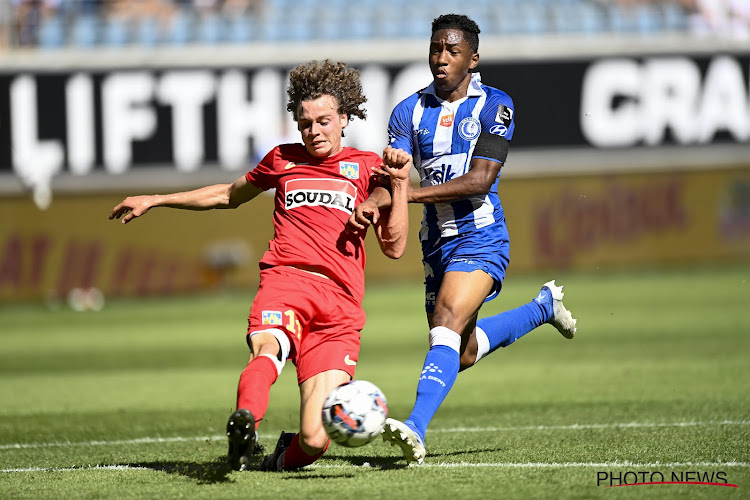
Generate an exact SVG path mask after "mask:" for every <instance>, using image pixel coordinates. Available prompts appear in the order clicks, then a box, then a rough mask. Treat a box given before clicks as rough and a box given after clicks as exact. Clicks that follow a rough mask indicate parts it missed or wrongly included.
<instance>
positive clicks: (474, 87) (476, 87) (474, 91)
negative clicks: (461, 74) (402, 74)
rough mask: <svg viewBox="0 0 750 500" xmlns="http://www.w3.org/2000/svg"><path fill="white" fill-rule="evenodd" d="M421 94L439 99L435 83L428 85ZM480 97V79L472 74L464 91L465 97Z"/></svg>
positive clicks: (475, 74)
mask: <svg viewBox="0 0 750 500" xmlns="http://www.w3.org/2000/svg"><path fill="white" fill-rule="evenodd" d="M421 93H422V94H432V95H434V96H435V97H437V98H438V99H440V97H438V95H437V91H436V90H435V82H432V83H431V84H429V85H428V86H427V87H426V88H425V89H424V90H422V92H421ZM480 95H482V77H481V76H480V75H479V73H478V72H477V73H472V74H471V82H469V88H467V89H466V97H479V96H480ZM441 100H442V99H441Z"/></svg>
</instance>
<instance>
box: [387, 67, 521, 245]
mask: <svg viewBox="0 0 750 500" xmlns="http://www.w3.org/2000/svg"><path fill="white" fill-rule="evenodd" d="M514 129H515V122H514V120H513V101H512V99H511V98H510V96H508V94H506V93H505V92H503V91H501V90H498V89H496V88H494V87H489V86H487V85H484V84H482V81H481V79H480V76H479V73H474V74H472V77H471V83H470V84H469V88H468V90H467V95H466V97H465V98H463V99H459V100H457V101H454V102H448V101H444V100H443V99H441V98H439V97H438V96H437V93H436V91H435V86H434V83H433V84H430V85H429V86H428V87H427V88H425V89H423V90H420V91H418V92H415V93H414V94H412V95H411V96H409V97H407V98H406V99H404V100H403V101H401V102H400V103H399V104H398V105H397V106H396V107H395V108H394V109H393V112H392V113H391V119H390V122H389V123H388V137H389V141H390V145H391V146H392V147H394V148H399V149H403V150H404V151H407V152H409V153H410V154H411V155H412V156H413V157H414V165H415V167H416V168H417V171H418V172H419V175H420V185H421V186H423V187H424V186H434V185H436V184H442V183H444V182H447V181H449V180H451V179H454V178H456V177H459V176H461V175H463V174H465V173H466V172H468V171H469V169H470V168H471V158H472V154H473V152H474V146H475V144H476V142H477V139H478V138H479V134H480V132H489V133H492V134H496V135H500V136H502V137H505V138H506V139H508V140H510V139H511V138H512V137H513V130H514ZM484 158H487V157H484ZM489 159H491V160H494V161H497V162H500V163H502V162H501V161H500V160H499V159H497V158H489ZM498 179H499V176H498ZM498 179H495V182H494V184H493V185H492V189H491V190H490V192H489V193H488V194H487V195H486V196H474V197H470V198H466V199H462V200H456V201H453V202H450V203H426V204H425V206H424V219H423V220H422V228H421V230H420V232H419V237H420V239H421V240H423V241H424V240H428V239H436V238H439V237H441V236H443V237H445V236H455V235H457V234H461V233H465V232H468V231H471V230H472V229H475V228H481V227H485V226H488V225H490V224H492V223H493V222H495V221H498V220H502V218H503V207H502V205H501V204H500V198H499V197H498V194H497V184H498Z"/></svg>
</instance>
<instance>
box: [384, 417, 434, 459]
mask: <svg viewBox="0 0 750 500" xmlns="http://www.w3.org/2000/svg"><path fill="white" fill-rule="evenodd" d="M382 435H383V441H386V442H390V443H391V446H394V445H398V446H399V447H400V448H401V451H402V452H403V454H404V460H406V463H409V462H417V463H418V464H421V463H422V461H423V460H424V457H425V455H426V451H425V449H424V443H423V442H422V440H421V439H420V438H419V436H418V435H417V433H416V432H414V431H413V430H412V429H410V428H409V426H407V425H406V424H405V423H403V422H399V421H398V420H396V419H393V418H387V419H386V420H385V427H383V432H382Z"/></svg>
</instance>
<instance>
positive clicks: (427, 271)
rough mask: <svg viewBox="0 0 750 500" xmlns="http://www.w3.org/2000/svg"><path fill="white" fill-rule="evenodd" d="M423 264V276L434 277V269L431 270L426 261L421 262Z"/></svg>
mask: <svg viewBox="0 0 750 500" xmlns="http://www.w3.org/2000/svg"><path fill="white" fill-rule="evenodd" d="M422 264H424V277H425V278H434V277H435V271H433V270H432V266H431V265H429V264H428V263H427V262H422Z"/></svg>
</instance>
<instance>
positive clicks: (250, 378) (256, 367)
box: [237, 356, 279, 429]
mask: <svg viewBox="0 0 750 500" xmlns="http://www.w3.org/2000/svg"><path fill="white" fill-rule="evenodd" d="M278 376H279V374H278V373H277V372H276V365H275V364H274V362H273V361H272V360H271V359H270V358H269V357H268V356H258V357H256V358H255V359H253V360H252V361H250V362H249V363H248V364H247V367H246V368H245V370H244V371H243V372H242V375H240V383H239V384H238V385H237V409H240V408H245V409H246V410H250V413H252V414H253V417H255V428H256V429H257V428H258V425H259V424H260V421H261V420H263V416H264V415H265V414H266V410H268V398H269V395H270V392H271V386H272V385H273V383H274V382H276V379H277V378H278Z"/></svg>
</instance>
